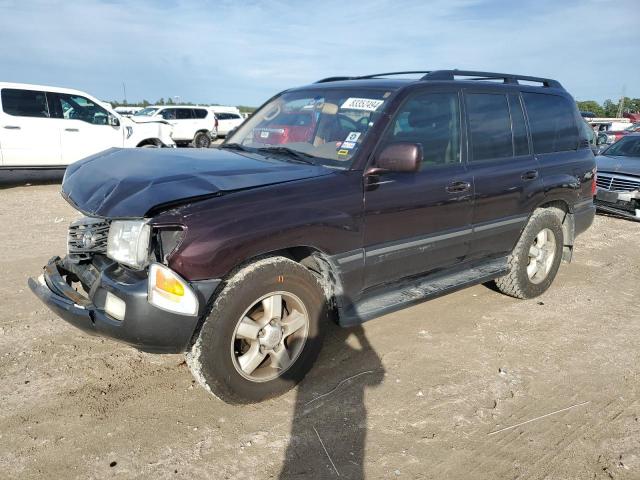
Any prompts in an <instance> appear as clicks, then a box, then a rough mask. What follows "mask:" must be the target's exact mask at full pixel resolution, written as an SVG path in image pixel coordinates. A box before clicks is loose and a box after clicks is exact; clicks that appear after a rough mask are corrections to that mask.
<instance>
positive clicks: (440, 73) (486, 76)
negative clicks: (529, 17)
mask: <svg viewBox="0 0 640 480" xmlns="http://www.w3.org/2000/svg"><path fill="white" fill-rule="evenodd" d="M412 74H421V75H423V76H422V77H420V80H455V79H456V77H470V78H467V80H473V81H483V80H502V81H503V82H504V83H509V84H513V85H518V84H519V83H520V82H519V81H518V80H522V81H525V82H534V83H540V84H542V86H543V87H547V88H563V87H562V85H561V84H560V82H558V81H557V80H552V79H550V78H542V77H530V76H527V75H515V74H513V73H495V72H476V71H472V70H409V71H404V72H387V73H374V74H372V75H361V76H357V77H327V78H323V79H322V80H318V81H317V82H316V83H327V82H338V81H340V80H365V79H372V78H379V77H390V76H392V75H412Z"/></svg>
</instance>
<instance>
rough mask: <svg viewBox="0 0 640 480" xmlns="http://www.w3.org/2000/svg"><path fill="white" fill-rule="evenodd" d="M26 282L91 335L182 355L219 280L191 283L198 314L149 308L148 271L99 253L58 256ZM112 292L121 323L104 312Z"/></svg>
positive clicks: (54, 310) (56, 311)
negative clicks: (84, 258) (86, 257)
mask: <svg viewBox="0 0 640 480" xmlns="http://www.w3.org/2000/svg"><path fill="white" fill-rule="evenodd" d="M72 282H79V283H81V284H82V285H83V288H84V290H85V291H86V292H87V295H86V296H85V295H84V294H82V293H80V292H78V291H77V290H76V289H74V288H73V287H72V286H70V284H71V283H72ZM28 283H29V288H30V289H31V291H33V293H34V294H35V295H36V296H37V297H38V298H39V299H40V300H41V301H42V302H43V303H44V304H45V305H46V306H47V307H48V308H49V309H50V310H52V311H53V312H54V313H55V314H57V315H58V316H59V317H61V318H62V319H64V320H66V321H67V322H69V323H70V324H72V325H74V326H75V327H77V328H79V329H81V330H83V331H85V332H87V333H90V334H93V335H103V336H107V337H111V338H114V339H116V340H119V341H122V342H125V343H127V344H129V345H131V346H134V347H136V348H138V349H140V350H143V351H146V352H154V353H179V352H184V351H186V350H187V349H188V348H189V347H190V344H191V339H192V336H193V334H194V332H195V330H196V328H197V326H198V322H199V319H200V318H201V317H202V315H203V314H204V313H205V309H206V305H207V304H208V301H209V299H210V298H211V296H212V294H213V292H214V291H215V289H216V287H217V286H218V285H219V283H220V280H202V281H196V282H190V286H191V287H192V288H193V290H194V292H196V295H197V296H198V300H199V305H200V307H199V312H198V315H196V316H188V315H180V314H176V313H172V312H168V311H166V310H162V309H159V308H157V307H155V306H153V305H151V304H150V303H149V302H148V301H147V289H148V278H147V273H146V271H142V272H138V271H133V270H129V269H126V268H123V267H121V266H120V265H119V264H117V263H115V262H113V261H111V260H109V259H108V258H106V257H103V256H100V255H96V256H95V257H94V258H93V259H92V260H91V262H84V263H77V262H73V261H71V260H69V258H68V257H65V258H64V259H61V258H60V257H54V258H52V259H51V260H50V261H49V263H48V264H47V265H46V266H45V267H44V271H43V273H42V275H40V276H39V277H38V278H37V279H34V278H29V282H28ZM108 294H111V295H114V296H116V297H117V298H118V299H119V300H121V301H122V302H124V305H125V306H126V309H125V310H124V311H125V314H124V317H123V318H122V320H118V319H116V318H114V317H112V316H110V315H109V314H108V313H107V312H106V311H105V303H106V301H107V295H108Z"/></svg>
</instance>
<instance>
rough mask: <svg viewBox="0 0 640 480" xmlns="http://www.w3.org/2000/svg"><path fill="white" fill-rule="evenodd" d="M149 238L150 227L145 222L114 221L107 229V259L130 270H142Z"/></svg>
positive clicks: (147, 254)
mask: <svg viewBox="0 0 640 480" xmlns="http://www.w3.org/2000/svg"><path fill="white" fill-rule="evenodd" d="M150 237H151V227H150V226H149V224H148V223H147V222H146V220H114V221H113V222H111V226H110V228H109V238H108V240H107V257H109V258H110V259H112V260H115V261H116V262H119V263H123V264H125V265H128V266H130V267H132V268H137V269H141V268H144V266H145V264H146V263H147V259H148V257H149V239H150Z"/></svg>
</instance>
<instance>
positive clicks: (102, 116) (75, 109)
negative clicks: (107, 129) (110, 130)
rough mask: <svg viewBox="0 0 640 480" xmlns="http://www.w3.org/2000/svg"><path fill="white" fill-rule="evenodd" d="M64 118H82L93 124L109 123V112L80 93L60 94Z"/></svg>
mask: <svg viewBox="0 0 640 480" xmlns="http://www.w3.org/2000/svg"><path fill="white" fill-rule="evenodd" d="M58 99H59V101H60V108H61V110H62V112H61V114H62V118H65V119H67V120H82V121H83V122H87V123H91V124H93V125H108V123H109V112H107V110H105V109H104V108H102V107H101V106H100V105H96V104H95V103H94V102H92V101H91V100H89V99H88V98H85V97H81V96H80V95H68V94H65V93H60V94H58Z"/></svg>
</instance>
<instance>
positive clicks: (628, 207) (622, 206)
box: [595, 188, 640, 221]
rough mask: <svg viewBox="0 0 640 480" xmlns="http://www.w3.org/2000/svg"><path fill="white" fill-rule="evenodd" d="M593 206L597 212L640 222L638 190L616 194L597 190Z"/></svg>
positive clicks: (601, 189)
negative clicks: (594, 205)
mask: <svg viewBox="0 0 640 480" xmlns="http://www.w3.org/2000/svg"><path fill="white" fill-rule="evenodd" d="M595 204H596V207H597V208H598V210H601V211H603V212H608V213H613V214H616V215H620V216H622V217H625V218H628V219H630V220H635V221H640V190H634V191H632V192H618V191H612V190H606V189H604V188H598V190H597V192H596V198H595Z"/></svg>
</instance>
